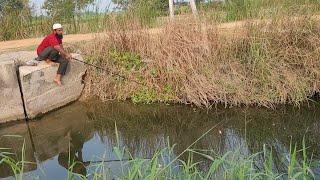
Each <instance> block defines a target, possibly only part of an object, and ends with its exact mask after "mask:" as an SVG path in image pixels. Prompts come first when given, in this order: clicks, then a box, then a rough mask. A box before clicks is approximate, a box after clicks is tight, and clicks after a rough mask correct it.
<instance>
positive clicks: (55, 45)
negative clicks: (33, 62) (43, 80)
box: [37, 24, 71, 86]
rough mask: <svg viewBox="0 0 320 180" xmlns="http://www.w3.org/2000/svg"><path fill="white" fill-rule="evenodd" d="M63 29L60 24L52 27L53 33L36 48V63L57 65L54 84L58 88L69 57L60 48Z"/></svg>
mask: <svg viewBox="0 0 320 180" xmlns="http://www.w3.org/2000/svg"><path fill="white" fill-rule="evenodd" d="M62 38H63V29H62V26H61V24H54V25H53V33H52V34H49V35H48V36H47V37H45V38H44V39H43V41H42V42H41V44H40V45H39V46H38V48H37V54H38V61H43V60H45V61H46V62H47V63H50V64H51V63H53V62H55V63H59V69H58V72H57V75H56V77H55V78H54V82H56V83H57V84H58V85H59V86H61V85H62V83H61V76H63V75H65V73H66V70H67V67H68V63H69V61H68V60H70V59H71V55H70V54H69V53H67V52H66V51H65V50H64V49H63V46H62Z"/></svg>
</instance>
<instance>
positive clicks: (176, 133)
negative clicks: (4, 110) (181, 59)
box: [0, 101, 320, 179]
mask: <svg viewBox="0 0 320 180" xmlns="http://www.w3.org/2000/svg"><path fill="white" fill-rule="evenodd" d="M115 123H116V124H117V128H118V132H119V143H120V145H121V146H123V147H126V148H128V149H129V150H130V152H131V154H132V155H133V156H134V157H141V158H150V157H152V155H153V154H154V153H155V152H156V151H157V150H159V149H163V148H164V147H167V144H168V142H170V144H171V145H172V144H176V147H175V148H174V154H179V153H180V152H182V151H183V150H184V149H185V148H187V147H188V146H189V145H190V144H191V143H193V142H194V141H195V140H196V139H198V138H199V137H200V136H201V135H202V134H203V133H205V132H206V131H207V130H208V129H210V128H212V127H215V128H214V129H213V130H212V131H211V132H209V134H208V135H206V136H205V137H204V138H203V139H201V140H200V141H199V142H198V143H197V144H196V145H195V146H194V147H193V148H197V149H210V150H214V152H216V153H217V154H224V153H226V152H228V151H239V153H240V155H241V156H248V155H250V154H252V153H255V152H259V151H261V150H262V149H263V147H264V146H266V147H269V148H271V149H273V152H274V156H275V157H276V158H275V159H278V161H276V162H279V163H278V164H277V167H276V168H277V169H278V171H279V172H281V171H285V169H283V166H282V164H281V159H283V158H285V157H286V156H287V155H288V153H289V151H290V150H289V149H290V144H297V145H298V148H299V147H301V143H302V141H303V138H304V137H306V138H305V139H306V145H307V147H308V152H310V155H311V153H312V154H313V159H320V157H319V155H320V141H319V139H320V107H317V106H315V105H312V104H311V105H309V106H303V107H300V108H294V107H291V106H281V107H277V109H274V110H272V109H265V108H248V107H245V108H224V107H220V106H218V107H214V108H212V109H211V110H205V109H197V108H192V107H189V106H180V105H170V106H167V105H164V104H153V105H134V104H131V103H129V102H107V103H102V102H98V101H93V102H86V103H80V102H77V103H74V104H72V105H69V106H67V107H64V108H62V109H59V110H57V111H55V112H51V113H49V114H47V115H45V116H44V117H42V118H38V119H36V120H33V121H31V122H29V123H24V122H20V123H17V124H11V125H2V126H1V127H0V136H1V138H0V147H3V148H4V147H6V148H11V151H12V152H13V153H14V154H16V158H20V157H21V148H22V144H23V139H25V142H26V151H25V152H26V160H28V161H32V162H35V163H34V164H32V165H28V166H27V167H26V169H25V177H26V179H31V178H35V177H36V178H40V179H66V177H67V170H66V168H67V166H68V155H69V152H70V154H71V155H72V156H73V157H74V158H75V160H76V161H80V162H83V164H84V165H83V166H79V167H77V169H76V171H77V173H81V174H88V173H90V172H91V171H92V169H90V167H89V166H87V165H88V164H89V163H90V162H91V163H92V162H95V161H99V160H101V158H102V157H103V159H104V160H116V159H117V157H116V156H115V155H114V152H113V151H112V147H113V146H115V145H116V143H117V140H116V134H115ZM4 135H21V136H22V137H23V138H17V137H7V136H4ZM69 145H70V148H69ZM69 149H70V150H69ZM186 158H187V155H184V156H182V159H186ZM108 167H109V168H110V169H112V170H113V171H114V172H117V171H119V167H120V164H119V162H117V161H113V162H110V163H108ZM204 169H205V167H204ZM315 171H318V170H317V169H315ZM12 175H13V173H12V172H11V170H10V169H9V168H8V167H7V166H5V165H0V178H9V179H12Z"/></svg>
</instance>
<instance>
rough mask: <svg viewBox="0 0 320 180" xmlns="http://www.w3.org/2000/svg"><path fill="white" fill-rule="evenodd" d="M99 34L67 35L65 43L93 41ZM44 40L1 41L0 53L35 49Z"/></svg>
mask: <svg viewBox="0 0 320 180" xmlns="http://www.w3.org/2000/svg"><path fill="white" fill-rule="evenodd" d="M96 35H97V34H92V33H90V34H70V35H65V36H64V39H63V41H64V42H65V43H73V42H79V41H89V40H92V39H93V38H94V37H95V36H96ZM42 39H43V38H31V39H22V40H13V41H1V42H0V53H3V52H6V51H10V50H13V49H23V48H27V47H35V46H36V45H38V44H39V43H40V42H41V40H42Z"/></svg>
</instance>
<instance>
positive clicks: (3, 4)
mask: <svg viewBox="0 0 320 180" xmlns="http://www.w3.org/2000/svg"><path fill="white" fill-rule="evenodd" d="M23 8H25V2H24V1H23V0H10V1H8V0H0V14H3V13H4V12H6V11H20V10H22V9H23Z"/></svg>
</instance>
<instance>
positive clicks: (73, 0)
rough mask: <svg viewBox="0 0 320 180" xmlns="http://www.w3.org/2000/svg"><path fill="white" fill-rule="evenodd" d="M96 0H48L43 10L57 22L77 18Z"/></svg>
mask: <svg viewBox="0 0 320 180" xmlns="http://www.w3.org/2000/svg"><path fill="white" fill-rule="evenodd" d="M93 1H94V0H46V1H45V2H44V6H43V8H44V9H46V11H47V13H48V15H49V16H51V17H52V18H54V19H56V20H62V19H71V18H75V16H77V15H78V14H77V13H79V12H80V11H81V10H83V9H84V8H85V7H87V6H88V5H89V4H91V3H93Z"/></svg>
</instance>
